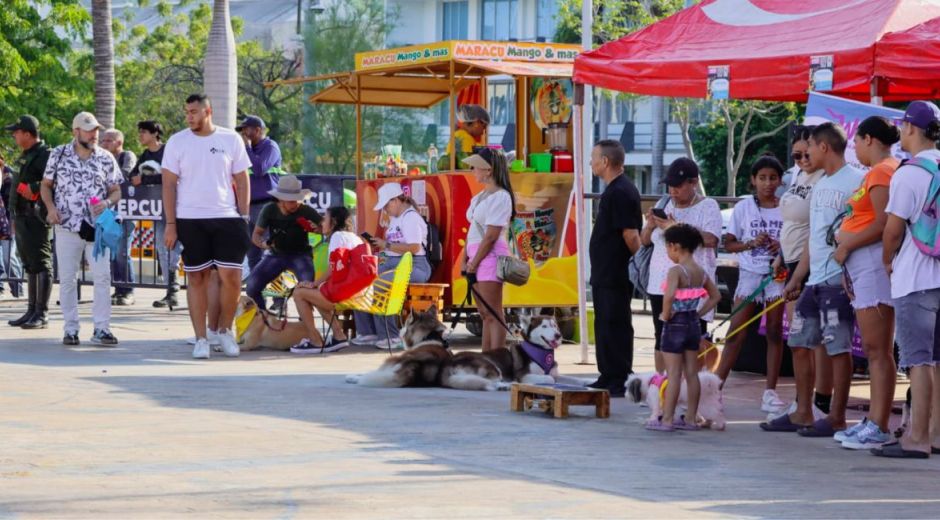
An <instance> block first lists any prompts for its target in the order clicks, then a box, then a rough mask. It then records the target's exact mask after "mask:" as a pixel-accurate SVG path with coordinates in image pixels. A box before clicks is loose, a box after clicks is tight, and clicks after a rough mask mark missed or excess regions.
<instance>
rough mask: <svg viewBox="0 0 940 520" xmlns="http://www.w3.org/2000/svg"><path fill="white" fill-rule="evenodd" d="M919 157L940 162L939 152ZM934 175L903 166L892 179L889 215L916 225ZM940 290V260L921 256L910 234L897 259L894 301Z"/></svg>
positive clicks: (892, 277)
mask: <svg viewBox="0 0 940 520" xmlns="http://www.w3.org/2000/svg"><path fill="white" fill-rule="evenodd" d="M917 157H926V158H928V159H932V160H935V161H936V160H940V151H937V150H926V151H923V152H921V153H919V154H917ZM931 179H932V178H931V175H930V173H929V172H927V170H924V169H923V168H921V167H919V166H909V165H908V166H902V167H900V168H899V169H898V171H897V172H895V173H894V176H892V177H891V185H890V187H889V188H888V206H887V207H886V208H885V212H886V213H890V214H892V215H895V216H897V217H899V218H901V219H904V220H906V221H908V222H910V223H912V224H913V223H914V222H917V219H919V218H920V214H921V212H922V210H923V209H924V203H925V202H926V201H927V192H928V191H929V188H930V181H931ZM938 287H940V260H938V259H936V258H933V257H930V256H927V255H925V254H924V253H921V252H920V250H919V249H917V246H916V245H914V241H913V240H911V234H910V233H909V232H908V233H905V234H904V241H903V242H901V250H900V251H898V255H897V256H896V257H895V258H894V262H893V264H892V273H891V297H892V298H901V297H902V296H907V295H908V294H911V293H913V292H916V291H926V290H928V289H936V288H938Z"/></svg>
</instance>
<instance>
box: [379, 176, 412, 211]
mask: <svg viewBox="0 0 940 520" xmlns="http://www.w3.org/2000/svg"><path fill="white" fill-rule="evenodd" d="M404 194H405V192H404V190H402V189H401V184H398V183H397V182H390V183H388V184H383V185H382V187H381V188H379V201H378V202H377V203H376V204H375V207H374V208H372V209H374V210H375V211H379V210H380V209H382V208H384V207H385V205H386V204H388V202H389V201H390V200H392V199H394V198H395V197H401V196H402V195H404Z"/></svg>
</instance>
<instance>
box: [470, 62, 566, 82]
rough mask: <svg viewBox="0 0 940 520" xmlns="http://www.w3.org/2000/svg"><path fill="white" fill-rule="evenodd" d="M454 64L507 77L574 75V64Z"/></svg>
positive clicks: (560, 76)
mask: <svg viewBox="0 0 940 520" xmlns="http://www.w3.org/2000/svg"><path fill="white" fill-rule="evenodd" d="M454 61H455V62H456V63H460V64H463V65H468V66H470V67H472V69H470V70H474V69H479V70H485V71H487V72H490V73H495V74H507V75H509V76H529V77H546V78H570V77H571V75H572V74H573V73H574V63H545V62H529V61H494V60H468V59H460V60H454Z"/></svg>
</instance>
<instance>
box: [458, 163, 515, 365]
mask: <svg viewBox="0 0 940 520" xmlns="http://www.w3.org/2000/svg"><path fill="white" fill-rule="evenodd" d="M463 162H464V164H467V165H469V166H470V170H471V171H472V172H473V174H474V175H475V176H476V180H477V182H479V183H481V184H483V186H484V188H483V191H481V192H480V193H477V194H476V195H474V197H473V199H471V200H470V208H468V209H467V221H468V222H469V224H470V225H469V229H468V231H467V248H466V252H465V254H464V257H463V271H465V272H466V273H467V279H468V287H467V290H468V291H469V290H470V288H471V287H473V288H474V289H475V293H476V294H474V295H473V297H474V299H475V300H476V305H477V311H479V313H480V317H481V318H482V320H483V351H484V352H486V351H488V350H493V349H497V348H501V347H504V346H506V329H505V328H503V323H505V322H503V321H502V320H503V281H502V280H500V279H499V277H498V276H497V273H496V259H497V258H498V257H500V256H505V255H508V254H509V243H508V242H507V241H506V228H507V227H508V226H509V224H510V222H512V219H513V218H515V216H516V210H515V205H516V199H515V196H514V195H513V193H512V185H510V184H509V168H508V166H507V164H506V156H505V155H503V152H502V151H501V150H494V149H492V148H484V149H483V150H481V151H480V153H479V154H476V155H471V156H470V157H468V158H466V159H464V160H463ZM474 280H475V283H474ZM481 299H483V300H485V301H486V304H489V307H490V308H492V309H493V311H492V312H490V310H489V309H487V307H486V304H484V303H483V302H482V301H480V300H481Z"/></svg>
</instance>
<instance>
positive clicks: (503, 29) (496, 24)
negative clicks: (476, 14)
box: [481, 0, 519, 40]
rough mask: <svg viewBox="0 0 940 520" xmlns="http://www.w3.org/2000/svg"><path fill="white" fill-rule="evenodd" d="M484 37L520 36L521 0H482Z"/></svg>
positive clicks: (501, 38)
mask: <svg viewBox="0 0 940 520" xmlns="http://www.w3.org/2000/svg"><path fill="white" fill-rule="evenodd" d="M482 3H483V16H482V19H483V23H482V31H481V32H482V39H484V40H509V39H512V38H518V37H519V34H518V23H517V17H518V11H519V0H482Z"/></svg>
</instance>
